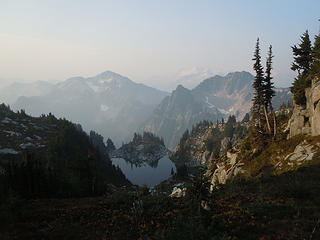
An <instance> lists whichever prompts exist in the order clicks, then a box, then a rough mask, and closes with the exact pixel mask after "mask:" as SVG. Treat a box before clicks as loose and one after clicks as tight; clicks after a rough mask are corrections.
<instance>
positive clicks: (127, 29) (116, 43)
mask: <svg viewBox="0 0 320 240" xmlns="http://www.w3.org/2000/svg"><path fill="white" fill-rule="evenodd" d="M319 10H320V1H319V0H305V1H301V0H300V1H297V0H261V1H260V0H259V1H257V0H242V1H235V0H229V1H226V0H220V1H219V0H216V1H214V0H197V1H196V0H193V1H192V0H161V1H157V0H126V1H123V0H114V1H107V0H106V1H95V0H91V1H82V0H62V1H61V0H52V1H47V0H38V1H33V0H28V1H25V0H20V1H16V0H0V29H1V31H0V87H2V86H4V85H7V84H10V83H12V82H15V81H20V82H31V81H38V80H44V81H50V82H58V81H63V80H65V79H67V78H70V77H73V76H84V77H89V76H94V75H97V74H99V73H101V72H103V71H106V70H110V71H113V72H117V73H119V74H121V75H124V76H127V77H129V78H130V79H132V80H133V81H135V82H142V83H145V84H147V85H149V86H153V87H157V88H160V89H164V90H170V89H173V88H175V87H176V86H175V84H176V79H175V78H176V77H177V76H179V74H180V73H181V72H188V71H189V70H191V71H192V69H208V70H209V71H210V73H212V74H221V75H224V74H226V73H228V72H233V71H249V72H252V65H253V62H252V60H251V59H252V55H253V51H254V47H255V42H256V39H257V37H259V38H260V42H261V51H262V59H263V60H265V57H266V52H267V49H268V46H269V44H272V46H273V52H274V55H275V57H274V65H273V66H274V70H273V75H274V81H275V85H276V86H282V87H286V86H290V85H291V83H292V81H293V79H294V76H295V74H294V72H292V71H291V70H290V65H291V62H292V51H291V47H290V46H292V45H293V44H297V43H299V38H300V35H301V34H302V33H303V32H304V31H305V30H307V29H308V30H309V33H310V36H311V38H312V40H313V37H314V35H315V34H318V32H319V24H320V22H319V21H318V19H319V18H320V11H319ZM197 81H198V80H197ZM199 81H200V80H199Z"/></svg>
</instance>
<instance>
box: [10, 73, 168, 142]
mask: <svg viewBox="0 0 320 240" xmlns="http://www.w3.org/2000/svg"><path fill="white" fill-rule="evenodd" d="M166 95H168V93H166V92H163V91H160V90H157V89H155V88H151V87H148V86H146V85H144V84H139V83H135V82H133V81H131V80H130V79H129V78H127V77H124V76H121V75H120V74H117V73H114V72H111V71H106V72H103V73H101V74H98V75H96V76H94V77H88V78H84V77H73V78H69V79H67V80H65V81H63V82H60V83H58V84H56V85H54V87H53V88H52V89H51V90H50V91H48V92H47V93H46V94H43V95H40V96H27V97H24V96H22V97H20V98H18V100H17V101H16V102H15V103H14V104H13V108H14V109H25V110H26V112H27V113H30V114H31V115H34V116H39V115H41V114H43V113H49V112H52V113H54V114H55V115H56V116H58V117H65V118H67V119H69V120H72V121H75V122H79V123H81V125H83V127H84V129H86V130H87V131H89V130H91V129H92V130H95V131H97V132H100V133H101V134H102V135H103V136H105V137H110V138H112V139H113V140H114V141H115V143H117V144H118V145H119V144H120V143H121V142H122V141H125V140H127V139H129V137H130V136H131V135H132V134H133V133H134V132H135V130H136V129H137V128H138V126H139V125H141V124H142V123H143V121H145V119H147V118H148V117H149V115H150V114H151V113H152V111H153V109H154V108H155V106H156V105H157V104H158V103H160V102H161V100H162V99H163V98H164V97H165V96H166Z"/></svg>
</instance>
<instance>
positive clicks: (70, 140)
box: [0, 104, 130, 198]
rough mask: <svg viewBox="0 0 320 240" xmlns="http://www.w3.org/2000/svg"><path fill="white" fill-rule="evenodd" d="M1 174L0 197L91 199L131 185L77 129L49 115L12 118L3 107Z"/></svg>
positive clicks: (19, 114) (0, 113)
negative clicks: (108, 187)
mask: <svg viewBox="0 0 320 240" xmlns="http://www.w3.org/2000/svg"><path fill="white" fill-rule="evenodd" d="M102 143H103V142H102ZM0 168H1V176H0V186H1V187H0V189H1V192H2V193H1V194H2V196H3V197H6V196H7V195H10V194H12V193H14V194H17V195H18V196H21V197H27V198H34V197H67V196H68V197H70V196H91V195H97V194H98V195H99V194H101V193H103V192H104V191H105V188H106V184H108V183H112V184H114V185H117V186H122V185H129V184H130V183H129V182H128V181H127V180H126V178H125V177H124V175H123V174H122V172H121V171H120V170H119V169H116V168H115V167H114V166H113V165H112V164H111V161H110V160H109V158H108V156H107V155H105V154H104V153H103V152H101V151H100V150H99V148H98V146H97V145H96V144H95V143H94V142H93V141H92V140H91V139H90V138H89V136H88V135H87V134H86V133H85V132H84V131H83V130H82V128H81V126H80V125H76V124H73V123H71V122H69V121H67V120H62V119H57V118H55V117H54V116H53V115H52V114H49V115H41V116H40V117H38V118H34V117H31V116H28V115H26V114H25V112H24V111H20V112H17V113H15V112H13V111H11V110H10V108H9V107H7V106H6V105H4V104H2V105H0Z"/></svg>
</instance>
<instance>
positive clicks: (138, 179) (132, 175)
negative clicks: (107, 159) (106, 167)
mask: <svg viewBox="0 0 320 240" xmlns="http://www.w3.org/2000/svg"><path fill="white" fill-rule="evenodd" d="M112 163H113V165H115V166H119V168H120V169H121V170H122V172H123V173H124V174H125V175H126V177H127V179H128V180H129V181H130V182H132V183H133V184H136V185H140V186H141V185H143V184H146V185H147V186H148V187H153V186H154V185H157V184H159V183H160V182H161V181H163V180H166V179H168V178H169V177H170V176H171V169H173V171H174V172H176V167H175V165H174V163H173V162H172V161H171V160H170V159H169V157H168V156H165V157H163V158H161V159H160V160H159V162H158V164H157V166H156V167H151V166H149V165H147V164H144V165H142V166H136V165H134V164H132V163H130V162H127V161H126V160H124V159H122V158H112Z"/></svg>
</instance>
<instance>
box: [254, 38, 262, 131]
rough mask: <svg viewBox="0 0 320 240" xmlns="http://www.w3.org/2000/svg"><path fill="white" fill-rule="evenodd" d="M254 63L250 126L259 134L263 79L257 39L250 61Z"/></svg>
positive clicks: (260, 128) (260, 129)
mask: <svg viewBox="0 0 320 240" xmlns="http://www.w3.org/2000/svg"><path fill="white" fill-rule="evenodd" d="M252 60H253V61H255V63H254V65H253V69H254V71H255V72H256V76H255V80H254V82H253V88H254V90H255V92H254V96H253V105H252V108H251V112H252V114H251V116H252V124H253V127H254V128H255V129H257V130H258V132H259V133H263V131H262V124H263V114H262V111H263V106H264V102H265V101H264V87H263V82H264V77H263V67H262V65H261V56H260V46H259V38H258V39H257V43H256V48H255V52H254V57H253V59H252Z"/></svg>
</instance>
